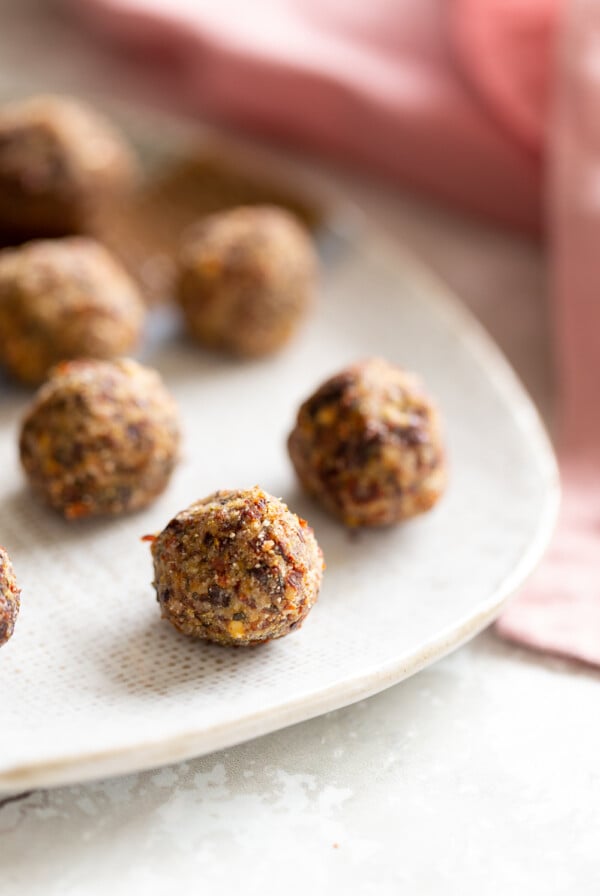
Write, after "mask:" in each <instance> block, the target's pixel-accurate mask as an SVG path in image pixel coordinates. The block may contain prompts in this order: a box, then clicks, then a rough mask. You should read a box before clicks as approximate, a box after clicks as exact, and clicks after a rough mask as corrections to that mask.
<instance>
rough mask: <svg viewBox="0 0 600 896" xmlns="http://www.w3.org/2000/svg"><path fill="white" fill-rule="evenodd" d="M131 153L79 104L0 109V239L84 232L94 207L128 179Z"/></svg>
mask: <svg viewBox="0 0 600 896" xmlns="http://www.w3.org/2000/svg"><path fill="white" fill-rule="evenodd" d="M135 169H136V164H135V159H134V156H133V153H132V151H131V149H130V147H129V146H128V144H127V143H126V141H125V140H124V138H123V137H122V136H121V135H120V134H119V133H118V131H117V130H116V129H115V128H114V127H113V126H112V125H111V124H110V123H109V122H108V121H106V120H105V119H104V117H103V116H102V115H100V114H98V113H97V112H96V111H95V110H93V109H91V108H90V107H89V106H87V105H86V104H84V103H82V102H79V101H77V100H75V99H71V98H69V97H62V96H36V97H30V98H29V99H27V100H24V101H19V102H13V103H10V104H8V105H6V106H3V107H2V108H1V109H0V231H1V232H3V233H4V234H8V235H12V236H13V237H20V238H21V239H30V238H32V237H42V236H62V235H64V234H69V233H80V232H82V231H86V230H87V229H88V227H89V224H90V221H91V219H92V218H93V215H94V212H95V209H96V207H97V205H98V203H99V202H103V201H105V200H106V197H107V195H110V194H115V193H119V192H121V191H122V190H123V189H124V188H126V187H128V186H129V185H130V183H131V181H132V179H133V175H134V173H135Z"/></svg>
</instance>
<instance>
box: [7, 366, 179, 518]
mask: <svg viewBox="0 0 600 896" xmlns="http://www.w3.org/2000/svg"><path fill="white" fill-rule="evenodd" d="M179 439H180V436H179V420H178V413H177V408H176V406H175V403H174V401H173V399H172V397H171V395H170V394H169V392H168V391H167V389H166V388H165V386H164V384H163V382H162V380H161V378H160V376H159V375H158V374H157V373H156V372H155V371H153V370H149V369H148V368H146V367H142V366H141V365H140V364H137V363H136V362H135V361H129V360H120V361H115V362H109V361H91V360H80V361H65V362H63V363H62V364H60V365H59V366H58V367H56V368H55V370H54V371H52V373H51V375H50V379H49V380H48V382H47V383H45V384H44V385H43V386H42V387H41V389H40V390H39V391H38V393H37V395H36V397H35V399H34V401H33V403H32V405H31V406H30V408H29V411H28V412H27V414H26V416H25V419H24V421H23V426H22V429H21V439H20V451H21V463H22V465H23V468H24V470H25V472H26V474H27V476H28V478H29V482H30V484H31V485H32V487H33V489H34V490H35V491H36V492H37V493H38V494H39V495H40V496H41V497H42V498H43V499H44V500H45V501H46V503H48V504H49V505H50V506H51V507H53V508H54V509H55V510H57V511H59V512H60V513H61V514H63V516H65V517H66V518H67V519H77V518H81V517H92V516H100V515H107V514H121V513H127V512H128V511H132V510H138V509H139V508H141V507H145V506H146V505H148V504H150V502H151V501H153V500H154V498H156V497H157V495H159V494H160V493H161V492H162V491H163V490H164V489H165V487H166V485H167V483H168V481H169V478H170V476H171V473H172V471H173V468H174V467H175V464H176V462H177V459H178V449H179Z"/></svg>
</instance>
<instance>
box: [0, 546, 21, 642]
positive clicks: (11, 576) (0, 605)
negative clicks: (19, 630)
mask: <svg viewBox="0 0 600 896" xmlns="http://www.w3.org/2000/svg"><path fill="white" fill-rule="evenodd" d="M20 596H21V592H20V590H19V588H18V586H17V580H16V578H15V571H14V569H13V565H12V563H11V562H10V557H9V556H8V554H7V553H6V551H5V550H4V548H3V547H0V647H2V645H3V644H6V642H7V641H8V640H9V638H10V637H11V636H12V633H13V631H14V628H15V622H16V621H17V616H18V615H19V607H20V605H21V600H20Z"/></svg>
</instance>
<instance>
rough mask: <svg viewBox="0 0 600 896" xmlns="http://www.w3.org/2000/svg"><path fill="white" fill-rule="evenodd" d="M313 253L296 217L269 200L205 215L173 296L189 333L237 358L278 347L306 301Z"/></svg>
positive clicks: (188, 246) (185, 252) (187, 247)
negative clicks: (255, 204) (259, 204)
mask: <svg viewBox="0 0 600 896" xmlns="http://www.w3.org/2000/svg"><path fill="white" fill-rule="evenodd" d="M315 272H316V257H315V252H314V249H313V246H312V243H311V240H310V237H309V235H308V234H307V233H306V231H305V230H304V228H303V227H302V225H301V224H300V223H299V221H298V220H297V219H296V218H295V217H294V216H293V215H292V214H291V213H290V212H287V211H285V210H284V209H282V208H277V207H275V206H242V207H240V208H236V209H233V210H231V211H224V212H219V213H217V214H214V215H209V216H208V217H206V218H205V219H204V220H203V221H202V222H200V224H199V225H197V227H196V228H195V229H194V231H193V232H192V234H191V235H190V237H189V239H188V241H187V242H186V244H185V245H184V247H183V250H182V252H181V257H180V266H179V277H178V284H177V296H178V299H179V303H180V305H181V307H182V309H183V313H184V315H185V319H186V322H187V326H188V329H189V332H190V333H191V334H192V336H193V337H194V338H195V339H197V340H198V341H199V342H201V343H202V344H204V345H207V346H210V347H212V348H217V349H223V350H224V351H226V352H229V353H231V354H234V355H238V356H241V357H258V356H261V355H266V354H269V353H270V352H273V351H275V350H276V349H278V348H280V347H281V346H283V345H284V344H285V343H286V342H288V341H289V339H290V338H291V337H292V335H293V334H294V332H295V330H296V329H297V327H298V325H299V323H300V321H301V319H302V318H303V317H304V315H305V314H306V312H307V310H308V309H309V307H310V306H311V305H312V302H313V292H314V283H315Z"/></svg>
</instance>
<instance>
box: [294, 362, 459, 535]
mask: <svg viewBox="0 0 600 896" xmlns="http://www.w3.org/2000/svg"><path fill="white" fill-rule="evenodd" d="M288 448H289V453H290V457H291V459H292V462H293V464H294V467H295V469H296V472H297V474H298V477H299V479H300V481H301V483H302V484H303V486H304V488H305V489H306V490H307V491H308V492H309V493H310V494H311V495H313V497H315V498H316V499H317V500H318V501H319V502H320V503H321V504H322V505H323V506H324V507H325V508H326V509H327V510H328V511H330V512H331V513H333V514H334V515H335V516H337V517H338V518H339V519H341V520H342V522H344V523H345V524H346V525H347V526H384V525H390V524H392V523H397V522H400V521H401V520H404V519H407V518H409V517H412V516H415V515H416V514H419V513H423V512H424V511H426V510H429V509H430V508H431V507H433V505H434V504H435V503H436V502H437V500H438V499H439V497H440V495H441V494H442V492H443V490H444V487H445V483H446V463H445V452H444V444H443V436H442V431H441V426H440V419H439V415H438V412H437V410H436V408H435V406H434V404H433V402H432V401H431V399H430V398H429V397H428V395H427V394H426V392H425V391H424V389H423V387H422V385H421V383H420V381H419V379H418V378H417V377H416V376H414V374H412V373H408V372H406V371H404V370H402V369H400V368H399V367H396V366H394V365H393V364H389V363H388V362H387V361H383V360H380V359H378V358H375V359H370V360H367V361H364V362H362V363H359V364H355V365H353V366H351V367H348V368H347V369H346V370H343V371H341V372H340V373H338V374H337V375H336V376H333V377H331V379H329V380H327V381H326V382H325V383H323V385H322V386H321V387H320V388H319V389H317V391H316V392H315V393H314V394H313V395H312V396H311V397H310V398H309V399H308V400H307V401H306V402H305V403H304V404H303V405H302V407H301V408H300V411H299V413H298V418H297V422H296V426H295V428H294V430H293V431H292V433H291V435H290V437H289V440H288Z"/></svg>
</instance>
